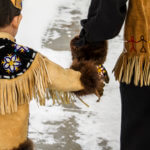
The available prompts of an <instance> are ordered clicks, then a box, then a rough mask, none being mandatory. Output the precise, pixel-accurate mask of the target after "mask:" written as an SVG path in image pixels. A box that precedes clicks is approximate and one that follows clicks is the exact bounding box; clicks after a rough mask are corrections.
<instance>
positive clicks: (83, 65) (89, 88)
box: [71, 60, 99, 96]
mask: <svg viewBox="0 0 150 150" xmlns="http://www.w3.org/2000/svg"><path fill="white" fill-rule="evenodd" d="M71 68H72V69H74V70H76V71H80V72H81V74H82V75H81V78H80V80H81V83H82V85H83V86H84V88H85V89H84V90H82V91H78V92H74V93H75V94H76V95H78V96H84V95H87V94H93V93H95V91H96V89H97V88H98V82H99V75H98V72H97V68H96V66H95V65H94V63H93V62H91V61H81V62H80V63H79V62H78V61H76V60H75V61H74V62H73V64H72V66H71Z"/></svg>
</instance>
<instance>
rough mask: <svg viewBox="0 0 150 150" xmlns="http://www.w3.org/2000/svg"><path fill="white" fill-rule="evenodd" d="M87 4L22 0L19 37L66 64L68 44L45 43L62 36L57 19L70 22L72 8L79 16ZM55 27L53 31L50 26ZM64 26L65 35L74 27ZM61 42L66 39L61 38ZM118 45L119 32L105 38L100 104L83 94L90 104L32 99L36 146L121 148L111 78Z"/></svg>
mask: <svg viewBox="0 0 150 150" xmlns="http://www.w3.org/2000/svg"><path fill="white" fill-rule="evenodd" d="M89 3H90V0H84V1H80V0H55V1H50V0H25V1H24V4H23V6H24V9H23V12H22V13H23V20H22V23H21V26H20V30H19V33H18V35H17V42H18V43H21V44H24V45H27V46H30V47H32V48H34V49H35V50H37V51H39V52H41V53H42V54H43V55H45V56H47V57H48V58H49V59H51V60H53V61H54V62H56V63H58V64H60V65H62V66H63V67H65V68H67V67H69V66H70V64H71V54H70V51H66V50H69V49H63V48H62V51H54V50H53V49H50V48H48V47H49V46H45V43H49V42H50V43H51V42H54V41H55V40H58V38H60V37H61V38H62V37H64V36H63V35H62V34H61V32H60V31H61V29H62V30H64V28H63V26H61V24H63V25H64V24H66V25H70V24H72V22H73V21H74V18H73V17H71V16H70V15H72V13H70V12H71V11H72V10H77V11H79V12H80V13H78V14H77V15H78V16H77V17H79V15H80V17H81V18H85V17H86V15H87V10H88V6H89ZM65 7H67V8H68V9H66V10H65V9H64V10H65V11H60V8H65ZM80 17H79V18H80ZM59 18H60V21H58V20H59ZM76 19H77V18H76ZM56 21H57V25H56ZM55 25H56V26H55ZM54 26H55V30H51V28H54ZM70 28H71V26H70ZM48 29H49V30H48ZM56 29H59V32H58V30H56ZM65 31H66V32H67V31H68V32H67V35H65V36H68V37H69V36H70V35H71V33H72V32H73V31H71V30H70V29H69V26H67V28H66V29H65ZM73 33H74V32H73ZM76 34H77V33H76ZM61 41H62V42H64V41H65V39H63V38H62V39H61ZM43 43H44V44H43ZM56 44H59V45H60V46H59V47H61V44H63V43H61V42H60V40H59V42H56V43H55V45H56ZM66 44H68V45H69V43H66ZM122 46H123V43H122V33H121V34H120V35H119V36H118V37H116V38H115V39H113V40H110V41H109V54H108V57H107V62H106V63H105V67H106V68H107V70H108V72H109V75H110V79H111V80H110V83H109V85H107V86H106V87H105V93H104V96H103V97H102V99H101V102H100V103H96V100H97V98H96V96H94V95H90V96H87V97H84V98H83V99H84V100H85V101H86V103H88V104H89V105H90V108H87V107H86V106H85V105H83V104H82V103H81V102H80V101H78V100H77V102H76V106H75V107H73V106H58V105H55V106H52V105H51V103H50V101H47V105H46V106H45V107H41V106H39V105H38V104H36V102H35V101H32V102H31V105H30V127H29V137H30V138H31V139H32V140H33V141H34V143H35V144H36V149H37V150H119V138H120V114H121V105H120V94H119V84H118V83H117V82H116V81H115V80H114V77H113V74H112V69H113V67H114V65H115V62H116V60H117V58H118V56H119V54H120V53H121V51H122ZM59 49H60V48H59ZM63 50H64V51H63Z"/></svg>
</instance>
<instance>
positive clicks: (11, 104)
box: [0, 54, 72, 115]
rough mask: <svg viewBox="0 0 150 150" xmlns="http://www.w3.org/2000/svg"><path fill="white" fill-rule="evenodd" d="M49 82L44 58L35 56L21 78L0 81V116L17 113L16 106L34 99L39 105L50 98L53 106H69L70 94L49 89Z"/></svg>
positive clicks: (38, 55)
mask: <svg viewBox="0 0 150 150" xmlns="http://www.w3.org/2000/svg"><path fill="white" fill-rule="evenodd" d="M51 84H52V83H51V81H50V78H49V76H48V72H47V68H46V65H45V60H44V57H43V56H42V55H40V54H37V55H36V58H35V60H34V62H33V63H32V65H31V67H30V68H29V69H28V70H27V71H26V72H25V73H24V74H23V75H21V76H19V77H17V78H15V79H11V80H7V79H1V81H0V114H2V115H5V114H6V113H7V114H11V113H14V112H17V107H18V105H22V104H25V103H29V102H30V100H32V99H33V98H35V99H36V100H37V102H39V103H40V105H45V100H46V99H50V98H52V100H53V104H55V103H58V104H60V103H62V104H70V103H71V101H72V99H71V94H70V93H66V92H58V91H54V90H51V89H50V86H51Z"/></svg>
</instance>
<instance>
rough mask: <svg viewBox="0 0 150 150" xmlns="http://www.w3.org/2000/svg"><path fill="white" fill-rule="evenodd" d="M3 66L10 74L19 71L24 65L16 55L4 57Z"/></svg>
mask: <svg viewBox="0 0 150 150" xmlns="http://www.w3.org/2000/svg"><path fill="white" fill-rule="evenodd" d="M2 64H3V68H4V69H5V70H6V71H7V72H8V73H14V72H15V71H18V70H19V67H20V66H21V65H22V64H21V62H20V59H19V57H17V56H16V55H11V54H9V55H8V56H6V57H4V60H3V61H2Z"/></svg>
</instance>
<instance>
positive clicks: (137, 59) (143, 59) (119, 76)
mask: <svg viewBox="0 0 150 150" xmlns="http://www.w3.org/2000/svg"><path fill="white" fill-rule="evenodd" d="M113 72H114V74H115V78H116V80H118V81H119V82H125V83H126V84H130V83H131V81H132V79H134V84H135V85H136V86H138V85H140V86H141V87H142V86H150V56H149V55H147V54H141V55H136V56H135V55H133V56H132V55H131V54H130V55H129V54H128V53H122V54H121V56H120V57H119V59H118V61H117V64H116V66H115V68H114V70H113Z"/></svg>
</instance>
